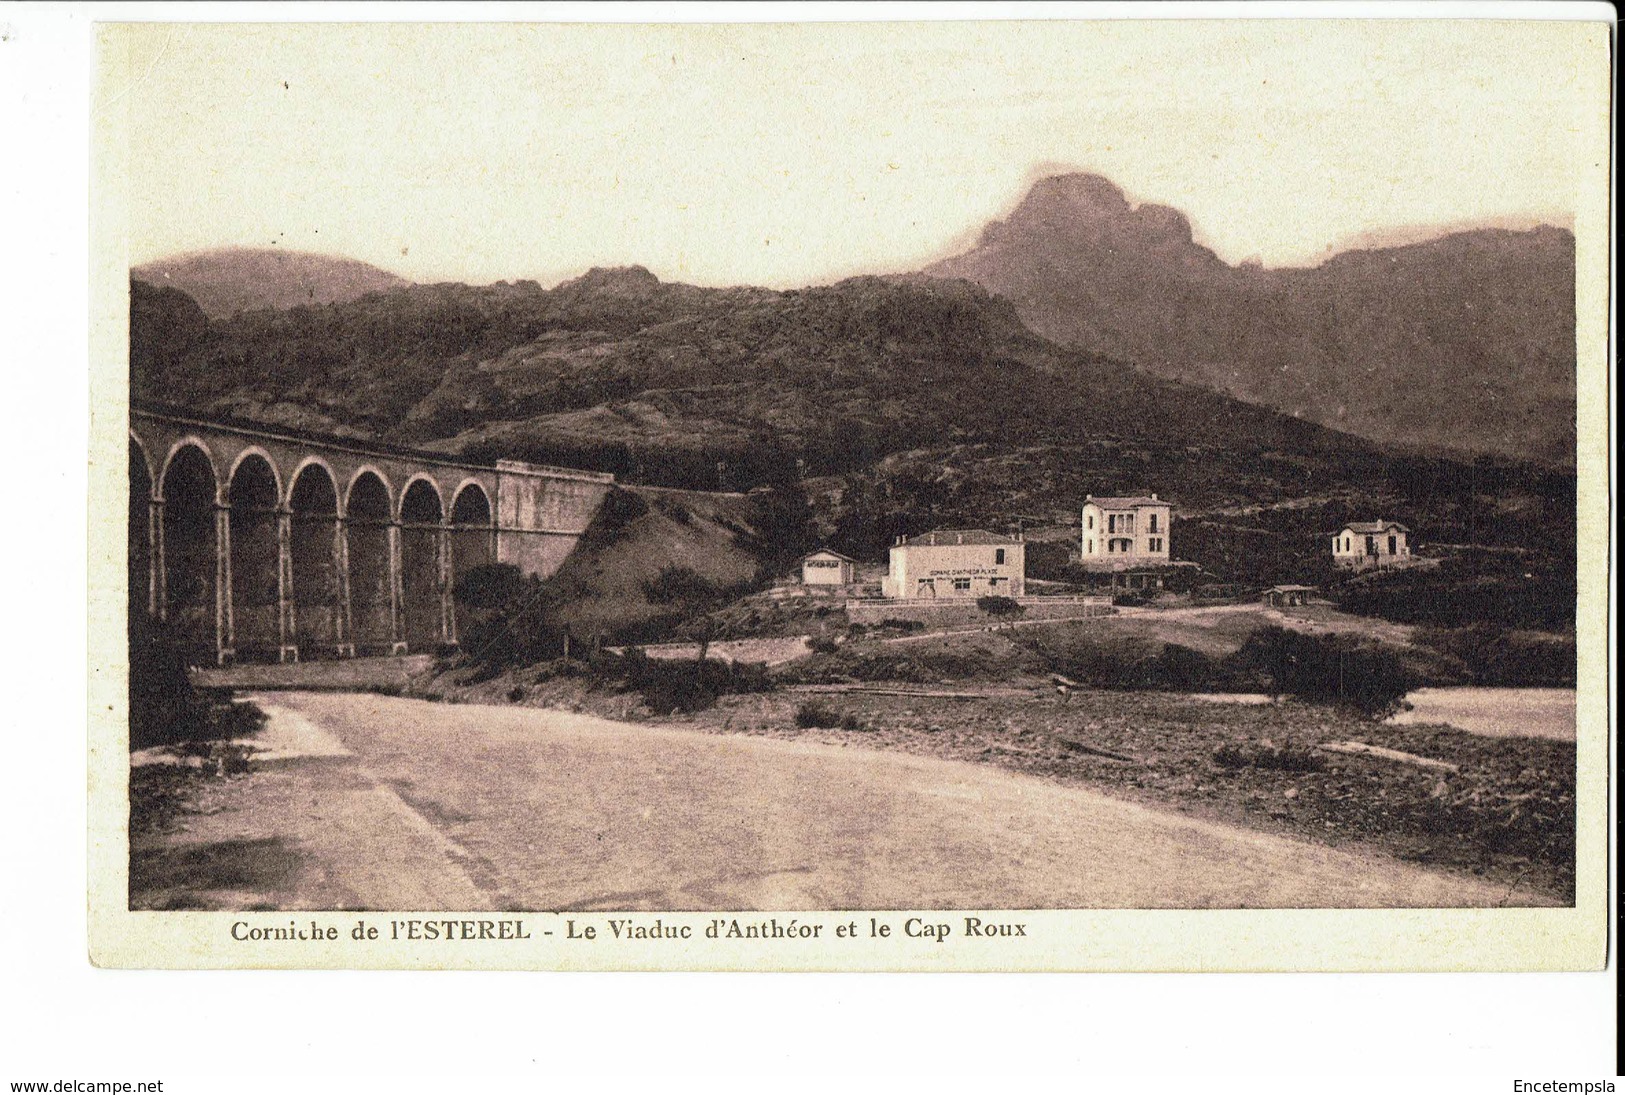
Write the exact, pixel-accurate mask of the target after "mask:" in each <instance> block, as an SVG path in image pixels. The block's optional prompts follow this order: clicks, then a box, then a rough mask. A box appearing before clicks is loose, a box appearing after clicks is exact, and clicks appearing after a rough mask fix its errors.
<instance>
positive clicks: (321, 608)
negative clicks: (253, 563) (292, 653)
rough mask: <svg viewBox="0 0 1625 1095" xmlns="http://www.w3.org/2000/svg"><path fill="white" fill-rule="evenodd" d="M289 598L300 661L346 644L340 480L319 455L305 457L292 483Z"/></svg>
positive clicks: (289, 532)
mask: <svg viewBox="0 0 1625 1095" xmlns="http://www.w3.org/2000/svg"><path fill="white" fill-rule="evenodd" d="M288 511H289V513H288V556H289V561H290V564H291V565H290V568H289V569H290V572H291V579H292V584H293V591H292V594H291V595H290V596H289V597H288V601H289V603H290V611H291V612H292V614H293V625H292V628H291V630H292V632H293V636H294V642H295V643H296V644H298V646H299V652H300V656H301V657H310V656H313V655H316V654H320V653H326V652H336V650H337V648H338V644H339V643H340V642H342V641H343V640H342V635H343V621H342V615H341V613H342V605H343V580H344V577H343V574H344V572H343V567H342V565H341V558H342V555H341V553H342V551H343V540H342V537H341V536H340V532H341V528H342V526H341V524H340V521H339V488H338V479H337V478H336V477H335V476H334V475H333V470H332V468H330V467H328V465H327V462H326V461H324V460H322V459H320V458H319V457H314V456H312V457H306V458H305V459H304V460H302V461H300V463H299V467H298V470H297V471H296V472H295V473H294V476H293V479H292V480H291V481H290V483H289V485H288Z"/></svg>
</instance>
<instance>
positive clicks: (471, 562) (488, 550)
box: [450, 478, 496, 635]
mask: <svg viewBox="0 0 1625 1095" xmlns="http://www.w3.org/2000/svg"><path fill="white" fill-rule="evenodd" d="M495 561H496V521H495V519H494V516H493V512H492V508H491V496H490V495H488V494H486V492H485V485H484V484H482V483H481V482H480V481H479V480H477V479H474V478H468V479H464V480H463V481H462V482H461V483H460V484H458V486H457V494H456V496H455V501H453V502H452V504H451V567H450V569H451V583H452V592H453V598H452V610H453V613H454V615H453V620H454V622H455V625H456V628H457V631H456V634H457V635H461V634H462V625H463V623H464V622H465V620H464V612H463V610H462V608H461V607H460V606H458V604H457V599H456V590H457V581H458V579H459V578H461V577H462V576H463V575H464V574H466V573H467V572H468V571H470V570H473V569H474V568H475V567H481V566H486V565H488V564H490V563H494V562H495Z"/></svg>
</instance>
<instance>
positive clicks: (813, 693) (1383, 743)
mask: <svg viewBox="0 0 1625 1095" xmlns="http://www.w3.org/2000/svg"><path fill="white" fill-rule="evenodd" d="M443 687H449V689H450V692H449V695H448V698H461V699H466V700H469V701H475V702H517V703H521V704H525V705H530V706H542V707H561V708H565V709H571V710H583V711H589V712H592V713H595V714H599V715H603V716H606V717H611V718H617V719H626V720H631V721H637V720H639V719H647V718H649V715H648V713H647V711H646V710H645V709H644V708H643V707H642V705H641V702H640V700H639V697H638V696H637V695H636V694H634V693H620V692H615V691H612V690H605V689H594V688H592V687H591V686H589V684H588V683H587V682H585V681H584V680H582V679H580V678H571V679H554V680H547V681H543V682H541V683H537V684H529V685H526V684H517V683H516V682H515V680H514V679H512V678H509V677H506V676H504V677H503V678H499V679H497V680H493V681H488V682H485V683H483V684H481V685H478V686H475V687H471V688H458V687H456V686H454V685H446V684H444V683H443ZM837 687H838V686H837ZM847 688H848V690H847V691H836V690H831V688H830V686H822V687H820V686H807V685H800V686H796V685H792V686H788V687H783V688H781V689H779V690H777V691H773V692H768V693H760V694H749V695H734V696H725V697H723V698H722V700H721V701H720V702H718V704H717V705H716V706H715V707H713V708H711V709H709V710H706V711H701V712H698V713H695V714H691V715H673V716H670V717H669V718H665V719H662V720H661V721H662V722H667V723H671V724H674V725H678V726H683V727H687V728H691V729H697V730H703V731H707V732H712V733H726V734H748V735H757V736H767V737H775V738H785V739H804V740H812V741H819V742H825V743H832V744H840V745H845V746H849V747H853V748H863V749H880V750H888V751H899V752H905V753H911V754H917V755H923V756H934V757H940V758H945V759H953V760H966V761H973V762H978V763H983V764H990V765H994V766H997V767H1001V768H1007V769H1010V770H1013V771H1018V772H1024V773H1028V774H1031V775H1036V776H1041V777H1043V778H1046V779H1052V780H1056V781H1058V782H1061V783H1064V784H1075V785H1081V786H1088V787H1092V788H1095V789H1099V790H1103V791H1107V792H1109V793H1111V794H1113V795H1116V796H1119V797H1124V798H1128V799H1132V800H1134V801H1138V802H1142V803H1145V804H1147V805H1153V806H1158V807H1162V808H1171V809H1174V810H1177V811H1180V812H1184V813H1188V814H1190V815H1192V816H1196V817H1201V818H1206V819H1211V820H1218V821H1224V822H1230V823H1236V824H1242V825H1247V826H1250V827H1253V828H1256V829H1259V830H1262V831H1265V832H1271V833H1277V834H1286V835H1292V836H1296V837H1299V838H1304V839H1309V840H1313V841H1315V842H1318V843H1323V844H1327V845H1332V846H1337V847H1344V846H1346V847H1349V848H1351V849H1355V850H1368V851H1377V852H1380V853H1383V854H1387V855H1391V856H1394V857H1397V858H1399V859H1402V860H1408V861H1412V862H1416V863H1420V864H1426V865H1429V866H1432V867H1438V868H1445V869H1450V870H1458V871H1462V872H1468V873H1471V874H1473V875H1475V876H1479V877H1482V878H1485V879H1488V880H1490V881H1492V882H1496V883H1501V884H1505V885H1506V886H1507V887H1508V888H1509V892H1510V891H1514V890H1518V891H1524V892H1528V891H1535V892H1538V893H1540V894H1543V895H1545V896H1547V897H1549V898H1554V899H1557V900H1560V901H1565V902H1566V901H1572V900H1573V896H1574V801H1575V800H1574V793H1575V747H1574V743H1573V742H1565V741H1552V740H1547V739H1537V738H1520V737H1508V738H1487V737H1479V736H1476V735H1473V734H1468V733H1465V732H1462V731H1459V730H1454V729H1451V728H1449V727H1444V726H1416V725H1412V726H1393V725H1387V724H1384V723H1381V722H1376V721H1373V720H1370V719H1366V718H1363V717H1361V716H1359V715H1357V714H1354V713H1352V712H1345V711H1341V710H1338V709H1335V708H1330V707H1324V706H1318V705H1312V704H1305V703H1297V702H1290V701H1288V702H1282V703H1269V704H1244V703H1229V702H1215V701H1213V700H1208V699H1203V698H1199V697H1194V696H1189V695H1184V694H1176V693H1159V692H1108V691H1079V692H1075V693H1073V694H1071V695H1069V696H1062V695H1060V694H1059V693H1057V692H1056V691H1055V689H1054V688H1053V687H1052V686H1051V685H1050V684H1049V683H1048V682H1047V681H1045V680H1042V679H1033V678H1024V679H1019V680H1010V681H1005V682H1002V683H999V684H991V683H989V682H986V681H984V682H979V683H978V682H975V681H969V682H966V681H961V682H957V683H956V682H938V683H936V684H930V685H927V684H919V683H902V682H873V683H869V684H865V685H858V686H847ZM854 688H863V689H866V690H865V691H857V690H853V689H854ZM886 691H890V692H914V693H929V692H936V693H939V695H935V696H932V695H923V694H915V695H897V694H892V695H887V694H883V693H884V692H886ZM955 693H957V695H953V694H955ZM809 721H812V722H817V723H820V724H823V725H812V726H808V725H800V724H804V723H807V722H809ZM1350 742H1353V743H1360V744H1363V745H1368V746H1374V747H1377V748H1378V749H1383V750H1389V751H1392V752H1396V753H1401V754H1406V755H1407V757H1408V758H1416V759H1393V758H1391V757H1389V756H1386V755H1380V754H1376V755H1373V754H1359V753H1348V752H1335V751H1331V750H1328V749H1325V748H1322V747H1323V746H1328V745H1333V746H1340V745H1342V744H1344V743H1350ZM1423 761H1432V762H1436V763H1435V764H1424V763H1421V762H1423ZM1511 903H1514V904H1516V903H1517V902H1516V899H1515V898H1514V899H1513V901H1512V902H1511Z"/></svg>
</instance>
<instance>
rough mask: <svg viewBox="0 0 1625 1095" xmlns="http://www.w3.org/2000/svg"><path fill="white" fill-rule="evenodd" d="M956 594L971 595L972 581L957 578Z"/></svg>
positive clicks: (955, 581) (955, 584) (955, 583)
mask: <svg viewBox="0 0 1625 1095" xmlns="http://www.w3.org/2000/svg"><path fill="white" fill-rule="evenodd" d="M954 592H955V593H969V592H970V579H969V578H955V579H954Z"/></svg>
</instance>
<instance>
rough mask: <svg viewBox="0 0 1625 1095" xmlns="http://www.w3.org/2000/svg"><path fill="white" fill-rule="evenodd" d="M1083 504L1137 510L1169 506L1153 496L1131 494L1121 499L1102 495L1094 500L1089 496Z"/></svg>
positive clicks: (1166, 502) (1165, 501)
mask: <svg viewBox="0 0 1625 1095" xmlns="http://www.w3.org/2000/svg"><path fill="white" fill-rule="evenodd" d="M1083 502H1084V505H1090V504H1093V505H1097V506H1099V507H1100V508H1101V509H1139V508H1140V507H1142V506H1166V505H1169V502H1168V500H1167V499H1166V498H1158V497H1157V496H1156V495H1154V494H1152V495H1145V494H1131V495H1124V496H1121V497H1116V496H1105V495H1103V496H1101V497H1099V498H1096V497H1095V496H1094V495H1092V494H1091V495H1088V496H1087V497H1085V498H1084V500H1083Z"/></svg>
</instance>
